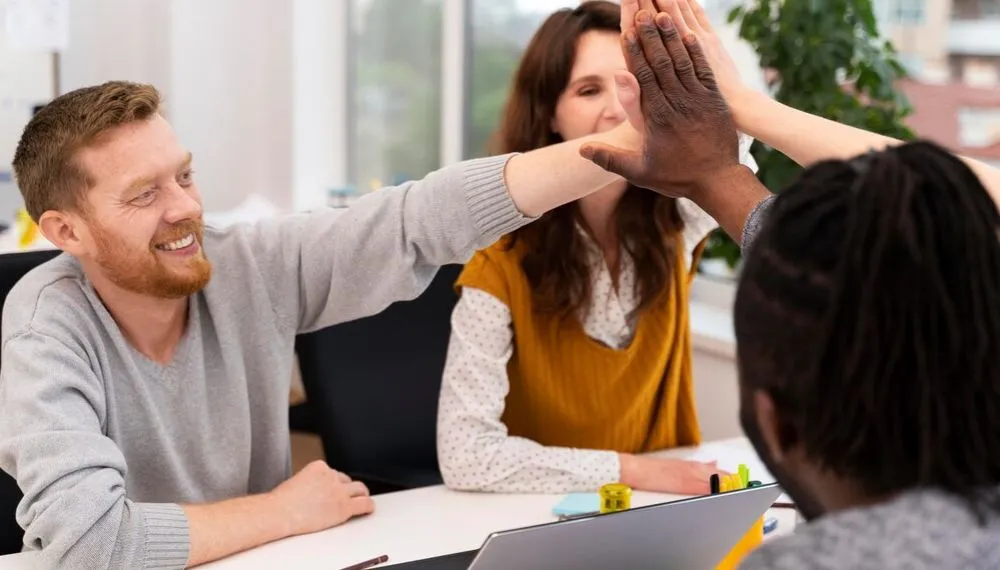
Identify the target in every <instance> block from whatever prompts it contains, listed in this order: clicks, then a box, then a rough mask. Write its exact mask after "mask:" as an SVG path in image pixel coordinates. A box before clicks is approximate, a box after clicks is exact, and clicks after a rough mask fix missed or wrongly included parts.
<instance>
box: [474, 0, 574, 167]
mask: <svg viewBox="0 0 1000 570" xmlns="http://www.w3.org/2000/svg"><path fill="white" fill-rule="evenodd" d="M467 2H468V9H469V16H468V18H469V22H470V29H469V33H468V36H467V39H466V45H467V46H468V47H467V50H468V56H467V69H468V77H467V78H466V84H467V85H468V88H467V89H466V93H465V105H466V125H465V136H464V147H465V148H464V152H463V154H464V156H465V157H466V158H473V157H479V156H486V155H487V154H489V141H490V139H491V137H492V136H493V133H494V131H495V129H496V126H497V122H498V121H499V119H500V114H501V112H502V111H503V106H504V104H505V103H506V101H507V94H508V91H509V89H510V81H511V79H512V78H513V75H514V71H515V70H516V69H517V64H518V61H519V60H520V58H521V52H523V51H524V48H525V46H527V45H528V41H529V40H531V36H532V35H534V33H535V31H536V30H537V29H538V26H540V25H541V24H542V22H543V21H545V19H546V18H548V17H549V15H550V14H552V13H553V12H555V11H556V10H558V9H560V8H566V7H574V6H577V5H578V4H579V0H467Z"/></svg>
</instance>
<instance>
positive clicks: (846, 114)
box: [705, 0, 914, 271]
mask: <svg viewBox="0 0 1000 570" xmlns="http://www.w3.org/2000/svg"><path fill="white" fill-rule="evenodd" d="M729 22H730V23H731V24H733V23H738V25H739V37H740V38H741V39H743V40H745V41H746V42H748V43H749V44H750V46H751V47H753V49H754V50H755V51H756V52H757V55H758V56H759V58H760V66H761V68H762V69H764V70H765V71H766V73H767V76H768V77H769V78H771V80H769V84H770V86H771V91H772V96H773V97H774V98H775V99H777V100H778V101H780V102H782V103H784V104H786V105H789V106H790V107H795V108H796V109H800V110H803V111H807V112H809V113H813V114H815V115H820V116H822V117H826V118H828V119H832V120H835V121H838V122H840V123H844V124H847V125H852V126H855V127H860V128H862V129H865V130H868V131H874V132H877V133H880V134H883V135H887V136H891V137H894V138H898V139H904V140H906V139H912V138H913V136H914V135H913V132H912V131H911V130H910V129H909V128H908V127H907V126H906V124H905V123H904V119H905V118H906V117H907V116H908V115H909V114H910V113H911V112H912V108H911V107H910V104H909V101H908V100H907V99H906V96H905V95H904V94H903V93H902V91H901V90H900V89H899V87H898V81H899V80H900V79H903V78H904V77H906V75H907V74H906V70H905V69H904V68H903V66H902V65H901V64H900V62H899V60H898V57H897V52H896V49H895V48H894V47H893V45H892V43H891V42H890V41H888V40H886V39H885V38H883V37H881V35H880V34H879V28H878V24H877V22H876V18H875V14H874V10H873V7H872V1H871V0H751V1H750V2H748V3H746V4H744V5H740V6H737V7H735V8H733V9H732V10H731V11H730V13H729ZM751 153H752V154H753V156H754V159H755V160H756V161H757V164H758V166H759V167H760V170H759V171H758V173H757V175H758V177H759V178H760V180H761V182H763V183H764V185H765V186H767V187H768V189H770V190H771V191H772V192H778V191H780V190H781V189H782V188H784V187H785V186H786V185H788V184H789V183H790V182H791V181H792V180H793V179H794V178H795V176H797V175H798V173H799V171H800V170H801V168H800V167H799V166H798V165H797V164H795V163H794V162H792V161H791V160H790V159H789V158H788V157H786V156H785V155H783V154H781V153H780V152H778V151H776V150H774V149H772V148H770V147H768V146H767V145H764V144H762V143H760V142H759V141H755V142H754V145H753V147H752V148H751ZM705 258H706V259H707V260H724V261H725V263H726V265H727V266H728V267H729V268H730V269H731V270H734V271H735V270H737V266H738V264H739V259H740V249H739V246H738V245H736V243H734V242H733V240H732V239H730V238H729V236H728V235H726V234H725V233H723V232H722V231H721V230H720V231H717V232H716V233H715V234H713V235H712V236H711V238H710V240H709V243H708V245H707V247H706V250H705ZM715 263H718V261H715Z"/></svg>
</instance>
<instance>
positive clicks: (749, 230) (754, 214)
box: [740, 194, 776, 254]
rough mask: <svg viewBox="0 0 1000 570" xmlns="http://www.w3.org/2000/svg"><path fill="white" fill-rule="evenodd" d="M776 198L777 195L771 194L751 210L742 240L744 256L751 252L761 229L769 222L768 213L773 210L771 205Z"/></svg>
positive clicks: (744, 226)
mask: <svg viewBox="0 0 1000 570" xmlns="http://www.w3.org/2000/svg"><path fill="white" fill-rule="evenodd" d="M775 197H776V194H771V195H770V196H768V197H767V198H764V199H763V200H761V201H760V202H759V203H758V204H757V205H756V206H754V207H753V209H752V210H750V214H749V215H748V216H747V220H746V222H744V223H743V235H742V236H741V239H740V250H741V251H743V253H744V254H746V252H747V251H749V250H750V246H752V245H753V241H754V239H755V238H756V237H757V232H759V231H760V228H761V227H762V226H763V225H764V222H765V221H766V220H767V212H768V211H769V210H770V209H771V204H773V203H774V199H775Z"/></svg>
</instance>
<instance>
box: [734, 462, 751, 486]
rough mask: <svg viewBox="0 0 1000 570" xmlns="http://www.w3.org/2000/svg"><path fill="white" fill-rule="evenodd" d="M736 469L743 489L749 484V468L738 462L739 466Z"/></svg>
mask: <svg viewBox="0 0 1000 570" xmlns="http://www.w3.org/2000/svg"><path fill="white" fill-rule="evenodd" d="M737 469H738V473H739V475H740V483H741V487H742V488H744V489H745V488H746V487H747V485H749V484H750V469H749V468H747V466H746V464H743V463H740V466H739V467H738V468H737Z"/></svg>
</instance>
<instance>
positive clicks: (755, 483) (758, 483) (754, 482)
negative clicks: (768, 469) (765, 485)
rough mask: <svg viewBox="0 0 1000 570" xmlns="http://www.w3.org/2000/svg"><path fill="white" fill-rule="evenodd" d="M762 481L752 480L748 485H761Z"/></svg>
mask: <svg viewBox="0 0 1000 570" xmlns="http://www.w3.org/2000/svg"><path fill="white" fill-rule="evenodd" d="M761 485H762V483H761V482H760V481H750V483H749V484H748V485H747V487H760V486H761Z"/></svg>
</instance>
